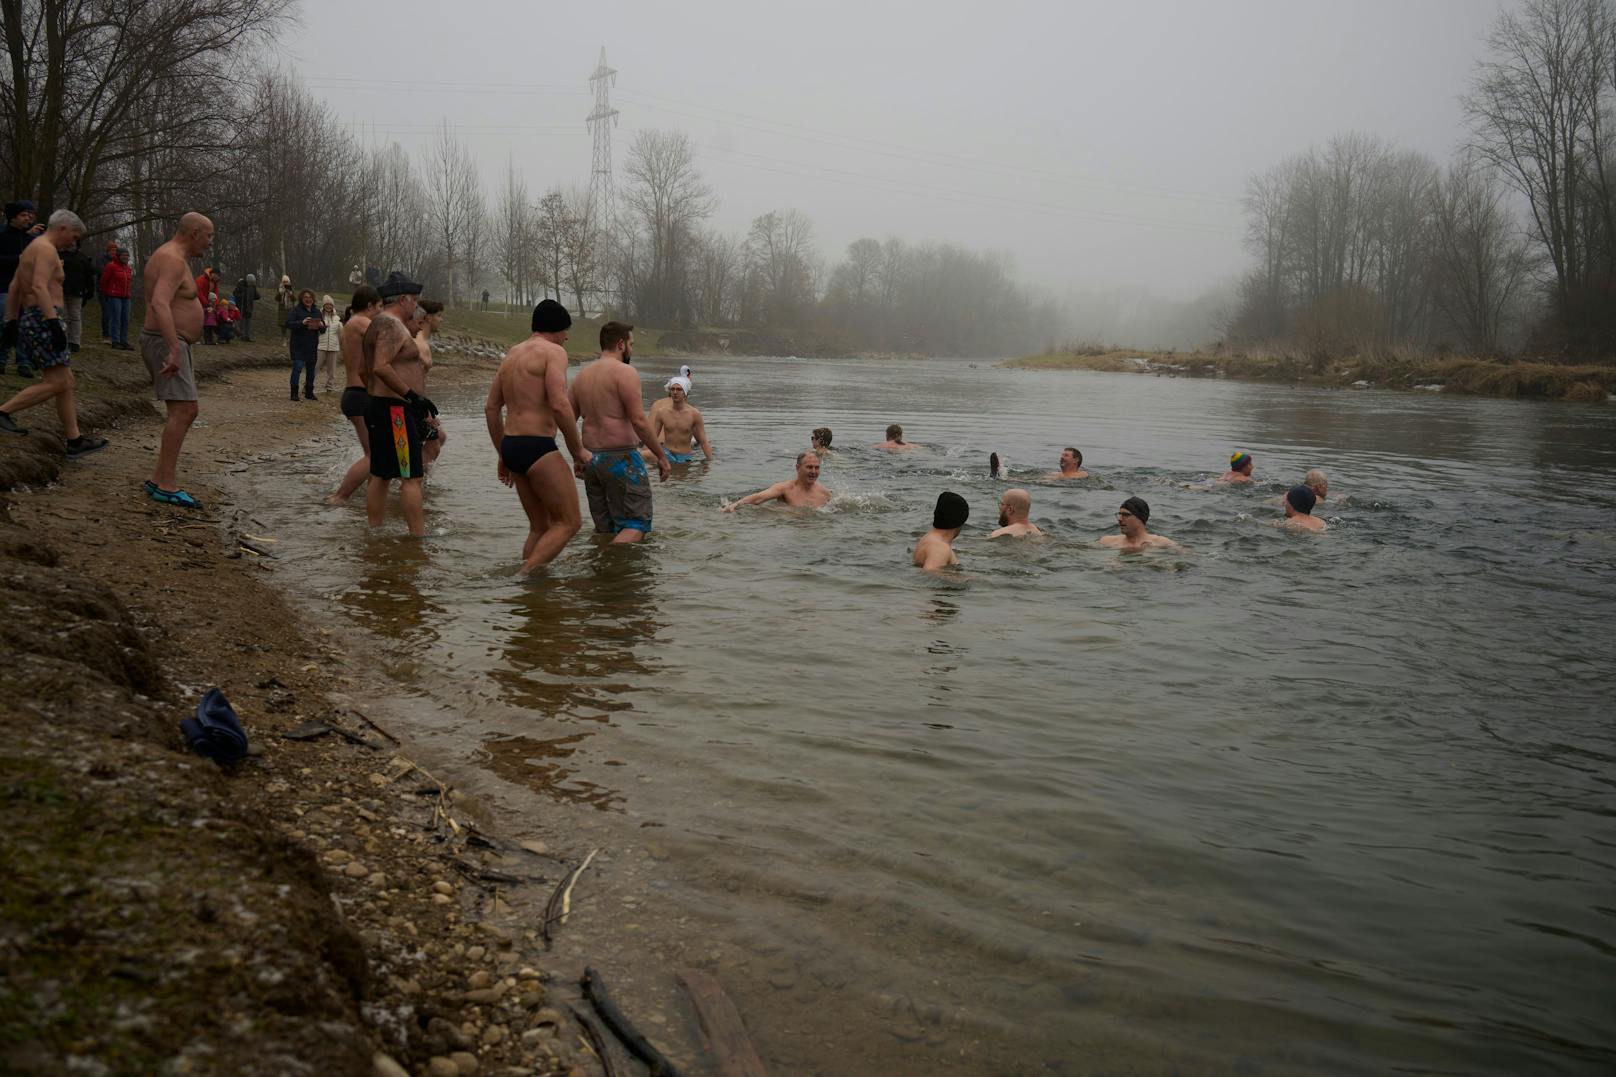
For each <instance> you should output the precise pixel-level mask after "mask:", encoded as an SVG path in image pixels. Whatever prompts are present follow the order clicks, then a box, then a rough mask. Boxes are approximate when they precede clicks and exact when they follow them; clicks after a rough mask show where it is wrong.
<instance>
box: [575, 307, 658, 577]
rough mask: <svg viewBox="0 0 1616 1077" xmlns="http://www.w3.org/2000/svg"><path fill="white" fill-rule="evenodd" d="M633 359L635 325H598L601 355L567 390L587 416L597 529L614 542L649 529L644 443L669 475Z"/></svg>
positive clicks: (587, 469)
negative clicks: (643, 401) (642, 399)
mask: <svg viewBox="0 0 1616 1077" xmlns="http://www.w3.org/2000/svg"><path fill="white" fill-rule="evenodd" d="M633 361H634V327H633V326H632V325H628V324H627V323H624V322H607V323H606V324H605V325H603V326H601V327H600V357H599V358H598V359H596V360H595V361H594V362H592V363H590V364H589V365H588V366H586V367H584V368H583V369H582V370H580V371H579V372H578V376H577V377H576V378H574V379H573V381H572V388H571V389H570V390H568V392H569V394H570V396H571V400H572V409H573V411H575V412H576V413H577V414H578V415H580V416H581V417H582V418H583V421H584V431H583V438H584V447H585V448H586V449H588V450H589V463H587V464H586V465H584V469H583V474H584V493H586V494H588V495H589V515H590V517H592V518H593V519H594V521H595V533H596V534H597V535H611V536H613V537H612V543H613V544H614V545H622V544H624V543H629V542H638V541H640V540H641V539H643V538H644V537H645V536H646V534H647V533H648V532H649V531H650V530H651V476H650V475H649V474H647V473H646V470H645V461H644V460H642V459H640V449H639V446H640V445H644V446H645V447H646V448H647V449H650V450H651V455H652V456H654V457H655V458H656V466H657V479H658V481H666V480H667V478H668V457H667V454H666V453H664V452H663V451H662V443H661V442H660V441H658V440H657V438H656V434H655V433H654V432H653V431H652V430H651V424H650V422H649V421H648V420H647V419H646V417H645V412H644V411H643V410H642V408H641V404H640V376H639V375H638V374H636V373H635V372H634V368H633V367H632V366H631V365H630V364H631V363H633Z"/></svg>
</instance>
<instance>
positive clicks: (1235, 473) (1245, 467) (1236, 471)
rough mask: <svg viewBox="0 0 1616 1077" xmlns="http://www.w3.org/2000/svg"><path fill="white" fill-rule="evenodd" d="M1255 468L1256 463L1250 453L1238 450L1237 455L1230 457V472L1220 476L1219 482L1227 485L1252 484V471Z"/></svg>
mask: <svg viewBox="0 0 1616 1077" xmlns="http://www.w3.org/2000/svg"><path fill="white" fill-rule="evenodd" d="M1255 466H1256V462H1255V461H1254V460H1252V458H1251V454H1250V453H1249V452H1240V451H1238V450H1236V451H1235V454H1234V455H1233V456H1231V457H1229V470H1228V471H1225V472H1224V473H1223V474H1222V475H1219V476H1218V481H1219V482H1227V483H1246V482H1250V481H1251V471H1252V468H1254V467H1255Z"/></svg>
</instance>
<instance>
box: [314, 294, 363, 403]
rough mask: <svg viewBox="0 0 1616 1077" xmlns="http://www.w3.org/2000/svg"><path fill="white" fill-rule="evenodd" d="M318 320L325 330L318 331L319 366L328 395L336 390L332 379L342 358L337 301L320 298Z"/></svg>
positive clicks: (340, 325)
mask: <svg viewBox="0 0 1616 1077" xmlns="http://www.w3.org/2000/svg"><path fill="white" fill-rule="evenodd" d="M354 272H355V273H358V272H359V267H358V266H354ZM320 318H321V320H322V321H324V322H325V328H324V329H322V330H320V364H319V365H320V369H321V370H323V371H324V372H325V391H326V392H328V393H329V392H333V391H334V390H335V389H336V385H335V383H333V381H332V377H333V376H334V375H335V374H336V371H337V366H338V364H339V363H340V362H341V358H342V319H341V318H339V317H337V301H336V300H334V299H332V298H331V297H330V296H328V295H323V296H321V297H320Z"/></svg>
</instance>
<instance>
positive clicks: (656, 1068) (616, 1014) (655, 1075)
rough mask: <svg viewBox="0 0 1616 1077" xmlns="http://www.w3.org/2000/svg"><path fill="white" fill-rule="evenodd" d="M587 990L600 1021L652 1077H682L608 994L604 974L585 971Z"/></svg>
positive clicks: (583, 982)
mask: <svg viewBox="0 0 1616 1077" xmlns="http://www.w3.org/2000/svg"><path fill="white" fill-rule="evenodd" d="M580 983H581V984H582V985H583V989H584V997H585V998H587V999H588V1000H589V1001H590V1002H591V1003H593V1004H594V1007H595V1012H597V1013H599V1014H600V1019H601V1020H602V1021H605V1022H606V1027H607V1028H609V1029H611V1030H612V1031H613V1032H615V1033H616V1034H617V1038H618V1039H619V1040H622V1041H623V1046H624V1047H627V1048H628V1049H629V1053H630V1054H632V1055H634V1057H636V1058H638V1059H639V1060H640V1061H642V1062H644V1063H645V1064H646V1065H647V1066H648V1067H650V1069H651V1077H679V1070H678V1068H677V1067H676V1066H674V1064H673V1063H672V1062H669V1061H668V1058H667V1056H666V1055H664V1054H663V1053H662V1052H661V1051H658V1050H657V1049H656V1048H655V1047H652V1046H651V1041H650V1040H648V1039H646V1038H645V1037H644V1036H642V1035H640V1033H639V1031H638V1030H637V1029H636V1028H635V1027H634V1025H633V1023H632V1022H630V1021H629V1019H628V1018H627V1017H626V1016H625V1015H624V1013H623V1011H622V1010H619V1009H618V1008H617V1004H616V1003H615V1002H613V1001H612V999H611V996H610V995H608V994H607V993H606V984H605V983H604V982H602V981H601V978H600V973H598V972H596V971H595V970H594V969H592V968H585V969H584V978H583V979H582V980H581V981H580Z"/></svg>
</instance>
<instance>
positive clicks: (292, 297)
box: [275, 275, 312, 338]
mask: <svg viewBox="0 0 1616 1077" xmlns="http://www.w3.org/2000/svg"><path fill="white" fill-rule="evenodd" d="M311 294H312V293H311ZM295 306H297V293H296V292H294V291H292V278H291V277H288V276H285V275H282V277H281V286H280V287H279V288H277V289H275V317H276V318H278V319H280V323H281V336H282V337H283V338H284V337H285V336H286V334H288V333H290V332H291V331H292V329H291V325H290V323H288V322H287V320H286V319H287V318H288V317H289V316H290V315H291V313H292V308H293V307H295Z"/></svg>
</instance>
